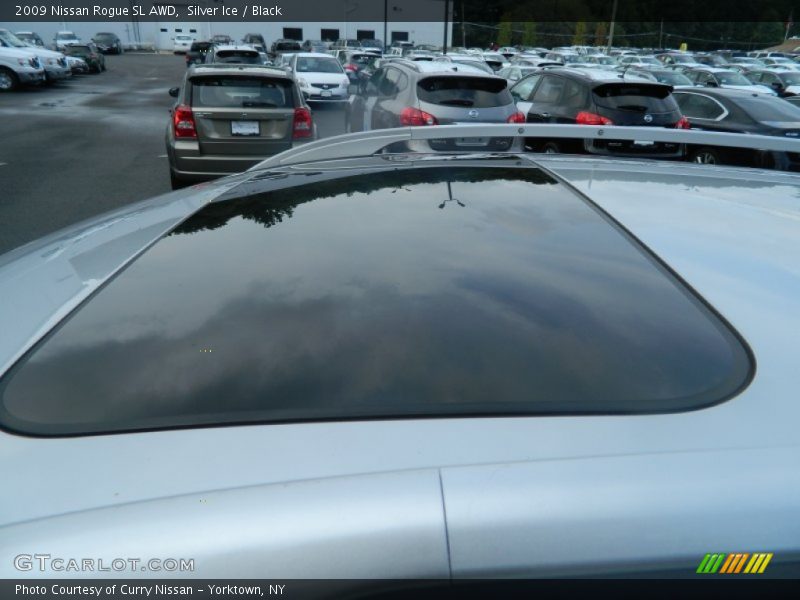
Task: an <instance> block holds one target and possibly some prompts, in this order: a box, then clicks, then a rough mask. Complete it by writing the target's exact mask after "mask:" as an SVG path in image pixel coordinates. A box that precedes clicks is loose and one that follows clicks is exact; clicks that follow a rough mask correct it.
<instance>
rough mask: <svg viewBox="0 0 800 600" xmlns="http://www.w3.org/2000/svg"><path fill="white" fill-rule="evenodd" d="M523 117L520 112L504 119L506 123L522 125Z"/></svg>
mask: <svg viewBox="0 0 800 600" xmlns="http://www.w3.org/2000/svg"><path fill="white" fill-rule="evenodd" d="M524 122H525V115H524V114H522V113H521V112H515V113H514V114H513V115H511V116H510V117H508V118H507V119H506V123H524Z"/></svg>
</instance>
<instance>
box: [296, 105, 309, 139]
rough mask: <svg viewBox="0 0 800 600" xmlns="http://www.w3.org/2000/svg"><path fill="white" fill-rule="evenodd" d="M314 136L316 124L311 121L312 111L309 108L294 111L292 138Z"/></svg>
mask: <svg viewBox="0 0 800 600" xmlns="http://www.w3.org/2000/svg"><path fill="white" fill-rule="evenodd" d="M313 135H314V122H313V121H312V120H311V111H310V110H308V109H307V108H302V107H301V108H295V109H294V122H293V123H292V137H293V138H294V139H299V138H308V137H311V136H313Z"/></svg>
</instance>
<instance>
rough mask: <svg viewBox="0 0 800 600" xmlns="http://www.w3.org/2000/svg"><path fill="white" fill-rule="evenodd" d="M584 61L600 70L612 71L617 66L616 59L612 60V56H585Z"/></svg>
mask: <svg viewBox="0 0 800 600" xmlns="http://www.w3.org/2000/svg"><path fill="white" fill-rule="evenodd" d="M584 60H585V61H586V62H587V63H589V64H591V65H595V66H596V67H598V68H601V69H607V70H614V69H616V68H617V67H618V66H619V63H618V62H617V59H616V58H614V57H613V56H605V55H599V56H598V55H596V56H586V57H585V58H584Z"/></svg>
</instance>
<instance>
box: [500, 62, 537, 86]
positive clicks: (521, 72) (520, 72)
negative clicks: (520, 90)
mask: <svg viewBox="0 0 800 600" xmlns="http://www.w3.org/2000/svg"><path fill="white" fill-rule="evenodd" d="M539 71H540V68H539V67H528V66H516V65H513V66H510V67H505V68H504V69H500V70H499V71H497V76H498V77H502V78H503V79H505V80H506V81H508V83H509V85H513V84H514V83H515V82H517V81H519V80H520V79H522V78H523V77H525V76H527V75H530V74H531V73H537V72H539Z"/></svg>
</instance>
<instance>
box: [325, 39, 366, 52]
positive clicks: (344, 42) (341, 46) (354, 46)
mask: <svg viewBox="0 0 800 600" xmlns="http://www.w3.org/2000/svg"><path fill="white" fill-rule="evenodd" d="M331 50H361V42H360V41H358V40H353V39H341V40H336V41H335V42H333V44H332V45H331Z"/></svg>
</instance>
